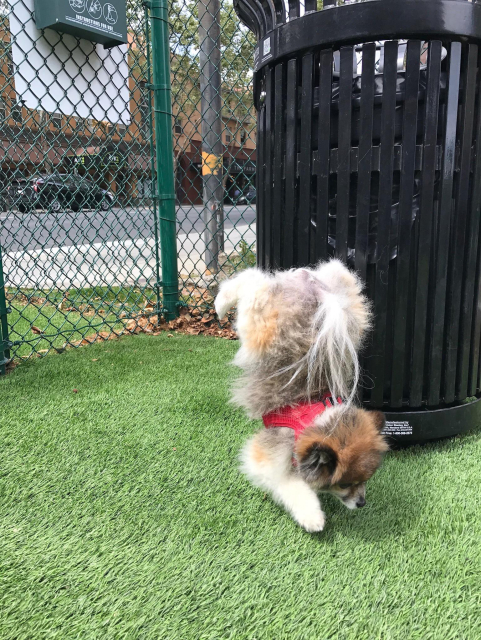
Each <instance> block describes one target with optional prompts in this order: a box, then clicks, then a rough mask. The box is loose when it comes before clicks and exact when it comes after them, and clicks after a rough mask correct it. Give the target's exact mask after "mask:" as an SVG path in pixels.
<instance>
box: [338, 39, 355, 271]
mask: <svg viewBox="0 0 481 640" xmlns="http://www.w3.org/2000/svg"><path fill="white" fill-rule="evenodd" d="M353 55H354V48H353V47H342V49H341V70H340V76H339V120H338V123H339V126H338V141H339V147H338V151H337V206H336V256H337V257H338V258H340V259H341V260H344V262H345V261H346V260H347V233H348V225H349V194H350V182H351V110H352V77H353V71H354V69H353Z"/></svg>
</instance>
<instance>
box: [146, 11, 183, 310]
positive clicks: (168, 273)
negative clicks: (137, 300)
mask: <svg viewBox="0 0 481 640" xmlns="http://www.w3.org/2000/svg"><path fill="white" fill-rule="evenodd" d="M145 4H146V5H147V6H148V7H150V21H151V32H152V73H153V80H154V83H153V85H152V89H153V92H154V114H155V142H156V144H155V150H156V165H157V166H156V169H157V196H156V197H157V200H158V202H159V209H158V210H159V234H160V255H161V261H162V290H163V307H164V316H165V319H166V320H172V319H173V318H175V317H176V316H177V315H178V301H179V285H178V273H177V242H176V219H175V188H174V143H173V138H172V98H171V87H170V49H169V22H168V10H167V0H152V1H151V2H148V3H147V2H146V3H145Z"/></svg>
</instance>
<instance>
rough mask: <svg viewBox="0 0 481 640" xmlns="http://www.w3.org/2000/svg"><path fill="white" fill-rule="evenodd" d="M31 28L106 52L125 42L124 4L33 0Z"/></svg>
mask: <svg viewBox="0 0 481 640" xmlns="http://www.w3.org/2000/svg"><path fill="white" fill-rule="evenodd" d="M35 24H36V25H37V28H38V29H55V31H60V32H62V33H70V34H72V35H74V36H77V37H78V38H84V39H85V40H91V41H92V42H99V43H101V44H103V45H104V46H105V47H106V48H109V47H115V46H117V45H119V44H123V43H125V42H127V18H126V9H125V0H108V1H106V0H35Z"/></svg>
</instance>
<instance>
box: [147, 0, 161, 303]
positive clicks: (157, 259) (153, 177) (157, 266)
mask: <svg viewBox="0 0 481 640" xmlns="http://www.w3.org/2000/svg"><path fill="white" fill-rule="evenodd" d="M144 20H145V36H146V40H147V42H146V50H147V81H148V84H149V87H152V70H151V63H152V55H151V53H152V52H151V47H150V24H149V14H148V9H147V7H145V8H144ZM149 147H150V197H151V198H152V204H153V206H152V209H153V211H152V215H153V224H154V236H155V297H156V306H155V312H156V313H157V315H158V316H160V315H161V313H162V302H161V296H160V288H161V286H162V284H161V279H160V270H161V263H160V239H159V225H158V224H157V200H156V198H155V197H154V195H155V191H156V189H155V180H156V172H155V149H154V118H153V115H152V99H151V95H150V93H149ZM143 191H144V195H145V190H143Z"/></svg>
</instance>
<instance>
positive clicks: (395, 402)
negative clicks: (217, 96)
mask: <svg viewBox="0 0 481 640" xmlns="http://www.w3.org/2000/svg"><path fill="white" fill-rule="evenodd" d="M327 4H328V3H327V1H326V0H325V1H324V7H325V8H324V9H323V10H317V9H316V6H317V2H316V0H305V4H304V3H302V4H301V3H300V2H299V1H298V0H289V3H288V4H287V3H286V4H284V3H283V2H282V1H281V0H259V1H258V0H236V1H235V8H236V11H237V13H238V14H239V16H240V18H241V20H242V21H243V22H244V23H245V24H246V25H247V26H248V27H249V28H250V29H251V30H252V31H254V33H255V34H256V36H257V39H258V46H257V50H256V59H255V82H254V99H255V105H256V108H257V111H258V146H257V194H258V196H257V237H258V242H257V251H258V261H259V264H260V266H262V267H265V268H279V267H280V268H287V267H292V266H301V265H307V264H312V263H314V262H316V261H318V260H319V259H325V258H328V257H329V256H337V257H339V258H341V259H342V260H344V261H346V262H347V263H349V264H351V265H352V266H353V267H355V268H356V269H357V271H358V272H359V273H360V275H361V276H362V278H363V279H364V280H365V281H366V283H367V291H368V294H369V296H370V298H371V300H372V301H373V308H374V313H375V328H374V332H373V335H372V339H371V342H370V344H369V345H368V347H367V349H366V353H365V354H364V369H365V371H366V374H365V380H364V382H365V384H364V390H363V401H364V402H365V404H366V406H368V407H373V408H374V407H376V408H382V409H383V410H384V411H385V412H386V413H387V427H386V432H387V433H389V434H390V435H391V436H392V437H393V439H395V440H397V441H399V442H401V443H408V442H414V441H417V442H422V441H424V440H429V439H436V438H441V437H444V436H448V435H453V434H456V433H459V432H461V431H466V430H468V429H470V428H473V427H475V426H477V425H478V424H480V423H481V403H480V399H481V392H480V370H481V358H480V341H481V295H480V283H481V281H480V266H481V252H480V247H481V242H480V234H479V232H480V228H479V222H480V205H481V77H480V71H481V48H480V43H481V4H478V3H477V2H470V1H468V0H368V1H366V2H362V3H357V2H350V3H349V4H348V3H347V2H346V3H345V4H344V5H343V6H330V7H328V6H327ZM331 4H332V3H331ZM468 399H469V400H471V401H468Z"/></svg>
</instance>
